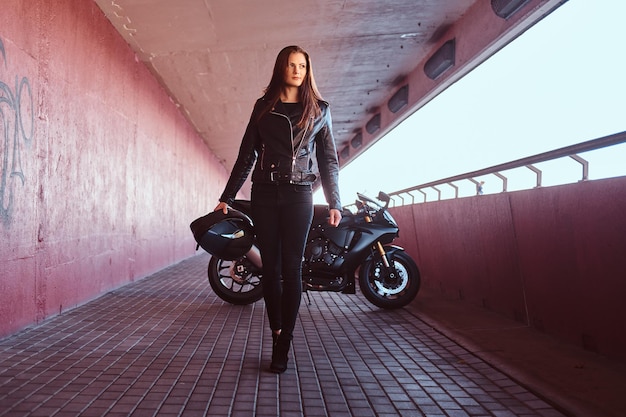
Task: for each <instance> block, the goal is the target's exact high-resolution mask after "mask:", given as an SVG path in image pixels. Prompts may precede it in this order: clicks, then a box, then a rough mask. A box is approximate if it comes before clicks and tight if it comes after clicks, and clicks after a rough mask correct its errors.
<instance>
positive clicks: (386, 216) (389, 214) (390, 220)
mask: <svg viewBox="0 0 626 417" xmlns="http://www.w3.org/2000/svg"><path fill="white" fill-rule="evenodd" d="M383 217H384V218H385V220H387V221H388V222H389V223H392V224H394V225H396V226H397V225H398V224H397V223H396V220H395V219H394V218H393V216H392V215H391V213H389V212H388V211H387V210H385V211H384V212H383Z"/></svg>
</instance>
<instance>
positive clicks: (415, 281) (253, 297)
mask: <svg viewBox="0 0 626 417" xmlns="http://www.w3.org/2000/svg"><path fill="white" fill-rule="evenodd" d="M357 197H358V199H357V200H356V202H355V208H356V212H355V213H353V212H352V211H351V210H349V209H347V208H345V209H344V210H343V213H342V214H343V218H342V219H341V222H340V223H339V225H338V226H337V227H332V226H330V225H329V224H328V208H327V206H324V205H315V206H314V215H313V221H312V223H311V228H310V230H309V235H308V240H307V243H306V247H305V253H304V261H303V268H302V283H303V290H304V291H305V292H306V291H334V292H342V293H344V294H354V293H355V292H356V288H355V281H356V279H355V276H356V274H357V271H358V278H359V288H360V290H361V293H362V294H363V295H364V296H365V298H366V299H367V300H368V301H370V302H371V303H372V304H374V305H376V306H377V307H380V308H384V309H395V308H400V307H403V306H405V305H407V304H408V303H410V302H411V301H412V300H413V299H414V298H415V297H416V296H417V293H418V291H419V288H420V283H421V278H420V272H419V269H418V267H417V265H416V264H415V262H414V261H413V259H412V258H411V257H410V256H409V255H408V254H407V253H406V252H405V251H404V249H403V248H401V247H399V246H395V245H392V244H391V243H392V242H393V240H394V239H395V238H396V237H397V236H398V232H399V228H398V225H397V223H396V221H395V220H394V219H393V217H392V216H391V214H390V213H389V211H388V210H387V208H388V206H389V201H390V200H391V199H390V197H389V196H388V195H387V194H385V193H383V192H380V193H379V195H378V198H377V199H378V200H379V201H380V202H381V203H383V204H380V203H378V202H376V201H375V200H373V199H370V198H369V197H366V196H365V195H363V194H360V193H357ZM232 207H233V208H235V209H237V210H239V211H241V212H243V213H245V214H247V215H250V202H249V201H247V200H236V201H235V202H234V203H233V204H232ZM261 275H262V270H261V258H260V256H259V252H258V249H257V248H256V247H255V246H253V247H252V249H251V250H250V251H249V252H248V253H247V254H246V255H244V256H242V257H241V258H239V259H236V260H232V261H229V260H225V259H220V258H218V257H215V256H212V257H211V259H210V261H209V265H208V279H209V283H210V285H211V288H212V289H213V291H214V292H215V293H216V294H217V295H218V296H219V297H220V298H221V299H222V300H224V301H227V302H229V303H232V304H240V305H243V304H251V303H254V302H256V301H258V300H260V299H261V298H262V297H263V293H262V292H263V289H262V287H261ZM307 295H308V294H307Z"/></svg>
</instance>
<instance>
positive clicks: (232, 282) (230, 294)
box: [207, 256, 263, 305]
mask: <svg viewBox="0 0 626 417" xmlns="http://www.w3.org/2000/svg"><path fill="white" fill-rule="evenodd" d="M207 272H208V276H209V284H210V285H211V288H212V289H213V291H214V292H215V294H217V296H218V297H220V298H221V299H222V300H224V301H226V302H229V303H231V304H238V305H245V304H252V303H255V302H257V301H259V300H260V299H261V298H262V297H263V288H262V287H261V271H259V269H258V268H257V267H256V266H254V265H253V264H252V262H250V260H248V258H246V257H245V256H244V257H242V258H239V259H236V260H234V261H227V260H224V259H220V258H217V257H215V256H212V257H211V260H210V261H209V267H208V271H207Z"/></svg>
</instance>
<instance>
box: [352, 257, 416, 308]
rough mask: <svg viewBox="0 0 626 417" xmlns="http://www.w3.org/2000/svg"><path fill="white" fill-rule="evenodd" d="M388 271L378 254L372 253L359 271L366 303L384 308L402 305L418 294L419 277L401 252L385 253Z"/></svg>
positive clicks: (360, 283) (407, 258)
mask: <svg viewBox="0 0 626 417" xmlns="http://www.w3.org/2000/svg"><path fill="white" fill-rule="evenodd" d="M388 257H389V262H390V268H389V270H387V269H386V268H385V266H384V264H383V261H382V259H381V257H380V256H374V257H372V258H370V259H368V260H367V261H365V263H364V264H363V265H361V270H360V271H359V287H360V288H361V292H362V293H363V295H364V296H365V298H367V300H368V301H369V302H371V303H372V304H374V305H375V306H377V307H380V308H385V309H395V308H401V307H404V306H405V305H407V304H409V303H410V302H411V301H413V299H414V298H415V297H416V296H417V293H418V291H419V289H420V285H421V278H420V273H419V269H418V268H417V265H416V264H415V262H414V261H413V259H412V258H411V257H410V256H409V255H407V254H406V253H405V252H403V251H396V252H393V253H391V254H389V255H388Z"/></svg>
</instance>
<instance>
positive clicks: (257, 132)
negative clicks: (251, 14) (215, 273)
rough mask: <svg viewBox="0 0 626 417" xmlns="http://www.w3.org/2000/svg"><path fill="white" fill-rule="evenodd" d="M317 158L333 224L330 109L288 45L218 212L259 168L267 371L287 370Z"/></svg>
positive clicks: (336, 214)
mask: <svg viewBox="0 0 626 417" xmlns="http://www.w3.org/2000/svg"><path fill="white" fill-rule="evenodd" d="M314 154H315V155H314ZM313 157H315V158H316V160H317V165H318V168H319V175H320V177H321V182H322V187H323V188H324V195H325V196H326V201H327V203H328V205H329V218H328V222H329V224H330V225H332V226H335V227H336V226H337V225H338V224H339V221H340V220H341V202H340V200H339V187H338V176H339V164H338V161H337V151H336V148H335V141H334V138H333V133H332V123H331V116H330V110H329V107H328V103H327V102H325V101H323V100H322V97H321V95H320V93H319V91H318V89H317V86H316V84H315V79H314V77H313V70H312V68H311V59H310V57H309V54H308V53H307V52H306V51H304V50H303V49H302V48H300V47H298V46H288V47H286V48H284V49H283V50H282V51H280V53H279V54H278V57H277V58H276V63H275V65H274V72H273V74H272V78H271V80H270V83H269V85H268V86H267V88H266V89H265V94H264V95H263V97H261V98H260V99H258V100H257V102H256V104H255V106H254V109H253V111H252V115H251V117H250V121H249V122H248V126H247V128H246V131H245V134H244V136H243V140H242V142H241V147H240V149H239V155H238V157H237V161H236V162H235V165H234V167H233V171H232V173H231V175H230V178H229V180H228V183H227V184H226V187H225V189H224V192H223V194H222V196H221V197H220V203H219V204H218V205H217V207H216V208H215V210H223V211H224V212H226V211H227V209H228V205H230V204H232V202H233V200H234V198H235V196H236V194H237V192H238V191H239V189H240V188H241V186H242V185H243V183H244V182H245V180H246V178H247V177H248V174H249V173H250V170H251V169H252V166H253V165H254V171H253V173H252V196H251V204H252V220H253V221H254V228H255V233H256V237H257V244H258V247H259V250H260V252H261V259H262V261H263V271H262V272H263V275H262V285H263V298H264V299H265V305H266V308H267V317H268V319H269V324H270V328H271V329H272V341H273V345H272V362H271V365H270V371H272V372H275V373H283V372H285V370H286V369H287V360H288V358H287V356H288V353H289V348H290V345H291V340H292V338H293V330H294V327H295V324H296V318H297V315H298V309H299V308H300V299H301V297H302V259H303V255H304V247H305V243H306V239H307V234H308V230H309V227H310V225H311V220H312V218H313V198H312V191H311V186H312V184H313V183H314V181H315V180H316V179H317V176H316V175H315V173H314V172H313V171H312V167H313V166H314V164H313V160H312V158H313ZM255 162H256V164H255Z"/></svg>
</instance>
